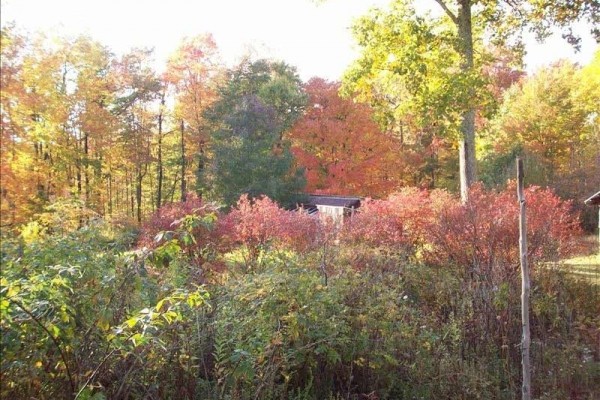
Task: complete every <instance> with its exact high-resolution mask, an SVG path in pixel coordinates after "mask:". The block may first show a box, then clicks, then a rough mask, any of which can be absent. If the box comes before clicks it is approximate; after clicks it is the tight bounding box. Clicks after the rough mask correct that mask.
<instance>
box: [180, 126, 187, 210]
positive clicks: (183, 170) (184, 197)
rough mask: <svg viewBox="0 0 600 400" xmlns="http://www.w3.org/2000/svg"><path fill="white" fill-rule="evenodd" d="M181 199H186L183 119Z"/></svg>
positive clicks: (182, 127)
mask: <svg viewBox="0 0 600 400" xmlns="http://www.w3.org/2000/svg"><path fill="white" fill-rule="evenodd" d="M180 127H181V201H182V202H183V201H185V199H186V193H185V192H186V190H187V189H186V181H185V131H184V130H185V125H184V123H183V120H181V126H180Z"/></svg>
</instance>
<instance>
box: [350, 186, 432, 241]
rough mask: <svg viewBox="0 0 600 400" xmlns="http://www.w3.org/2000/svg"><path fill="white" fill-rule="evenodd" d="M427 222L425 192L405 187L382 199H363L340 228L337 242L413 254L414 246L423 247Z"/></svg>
mask: <svg viewBox="0 0 600 400" xmlns="http://www.w3.org/2000/svg"><path fill="white" fill-rule="evenodd" d="M430 219H431V208H430V207H429V193H428V192H427V191H424V190H419V189H416V188H405V189H402V190H401V191H399V192H396V193H393V194H391V195H390V196H389V197H388V198H387V199H386V200H372V199H367V200H365V201H364V202H363V204H362V206H361V208H360V211H359V212H358V213H357V214H356V215H355V216H354V217H353V218H352V219H350V221H349V222H348V224H346V225H345V226H344V228H343V229H342V232H341V239H342V241H343V242H346V243H350V244H357V243H366V244H368V245H370V246H375V247H379V246H386V247H390V248H393V249H395V250H396V251H402V252H405V253H413V252H414V251H415V250H416V247H417V246H419V245H423V239H424V231H425V229H426V227H427V225H428V223H429V221H430Z"/></svg>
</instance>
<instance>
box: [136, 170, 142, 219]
mask: <svg viewBox="0 0 600 400" xmlns="http://www.w3.org/2000/svg"><path fill="white" fill-rule="evenodd" d="M143 177H144V175H142V171H141V169H139V170H138V172H137V180H136V183H135V200H136V206H137V210H136V216H137V222H138V224H141V223H142V179H143Z"/></svg>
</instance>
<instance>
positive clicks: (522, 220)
mask: <svg viewBox="0 0 600 400" xmlns="http://www.w3.org/2000/svg"><path fill="white" fill-rule="evenodd" d="M523 177H524V173H523V160H522V159H520V158H517V195H518V198H519V206H520V209H519V251H520V253H521V325H522V327H523V338H522V342H521V364H522V366H523V385H522V400H530V399H531V366H530V363H529V346H530V343H531V335H530V330H529V291H530V283H529V267H528V265H527V219H526V216H525V194H524V193H523V186H524V184H523Z"/></svg>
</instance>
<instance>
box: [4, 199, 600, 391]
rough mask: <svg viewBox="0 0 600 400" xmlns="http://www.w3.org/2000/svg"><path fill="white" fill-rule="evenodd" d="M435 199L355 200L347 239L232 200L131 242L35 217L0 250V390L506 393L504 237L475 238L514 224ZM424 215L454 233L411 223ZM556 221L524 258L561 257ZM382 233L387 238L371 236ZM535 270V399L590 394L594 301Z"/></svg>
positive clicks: (510, 373)
mask: <svg viewBox="0 0 600 400" xmlns="http://www.w3.org/2000/svg"><path fill="white" fill-rule="evenodd" d="M407 193H408V192H407ZM409 194H410V193H409ZM536 195H538V196H539V197H540V198H542V199H545V200H544V202H543V203H542V204H553V203H552V201H553V198H552V197H549V195H547V194H544V193H537V194H536ZM427 196H429V195H427ZM427 196H426V195H425V194H423V196H422V198H420V200H419V201H418V202H417V203H419V204H421V203H423V204H425V205H427V203H426V202H425V200H424V199H425V198H427ZM444 196H445V195H444ZM444 196H438V197H436V200H435V201H434V204H433V205H434V207H432V208H430V209H429V211H428V213H421V214H419V219H417V218H413V219H411V221H410V222H409V221H407V218H409V214H410V213H413V214H414V212H413V211H410V210H409V209H406V208H405V209H402V208H400V212H398V209H397V208H395V207H393V206H391V204H383V203H380V204H376V207H375V206H374V207H372V208H368V207H367V208H366V210H367V211H366V212H365V217H364V219H362V221H363V222H364V223H363V224H362V225H361V226H360V227H359V229H357V230H354V231H344V230H342V231H339V230H334V229H333V228H335V227H334V226H333V225H326V224H325V225H323V224H321V225H319V224H316V222H315V221H313V222H315V225H311V226H309V227H308V228H309V229H306V230H300V229H296V228H297V227H298V226H299V225H297V224H300V225H301V224H302V223H303V221H305V219H306V218H307V216H306V215H301V216H298V217H297V216H296V215H295V214H293V213H291V212H289V211H285V210H281V209H277V206H276V205H275V204H274V203H272V202H270V201H267V200H264V199H263V200H261V201H260V202H254V203H251V202H250V201H249V200H248V199H242V200H241V202H240V203H239V205H238V206H239V208H238V209H237V211H236V212H234V213H233V215H232V216H231V217H229V218H224V217H223V216H221V215H220V214H219V213H218V210H216V208H212V207H211V206H210V205H204V204H201V203H200V202H198V201H196V202H195V203H190V204H189V205H187V206H186V207H188V208H187V209H186V208H185V207H184V212H185V213H186V214H185V215H182V213H183V211H180V210H178V209H177V208H176V207H172V208H171V209H169V210H167V211H168V212H165V213H164V214H161V215H158V216H157V218H155V219H153V220H151V221H152V225H149V226H145V227H142V232H143V233H142V235H143V236H142V239H143V241H141V242H140V243H143V246H141V247H140V248H139V249H137V250H130V249H129V246H130V243H131V242H132V238H133V237H132V235H131V230H123V229H115V228H114V227H113V226H110V225H107V224H104V223H103V222H102V220H99V219H98V220H90V221H88V223H87V224H86V225H84V226H82V227H79V225H80V220H76V221H75V223H74V224H72V228H71V229H69V230H68V231H61V232H59V231H57V230H56V229H54V228H53V226H52V224H51V223H50V222H47V221H46V222H44V221H41V222H39V223H37V225H36V224H35V223H34V224H32V225H30V226H28V227H26V228H24V229H23V231H22V232H23V233H22V234H21V235H20V236H19V237H18V238H14V239H12V240H4V241H3V242H2V254H1V256H2V278H1V282H0V305H1V307H0V310H1V313H2V314H1V321H0V329H1V333H2V339H1V340H2V342H1V343H2V361H1V364H0V365H1V368H0V373H1V376H0V378H1V379H0V382H1V383H0V394H1V395H2V397H3V398H4V397H7V398H8V397H12V398H16V399H21V398H23V399H24V398H33V397H35V398H40V399H61V398H64V399H102V398H110V399H135V398H145V399H163V398H177V399H232V400H233V399H235V400H245V399H298V400H300V399H332V400H333V399H356V400H358V399H421V398H422V399H430V398H440V399H514V398H517V397H518V396H519V393H520V385H521V381H520V376H521V356H520V340H521V338H520V335H521V322H520V318H521V315H520V297H519V295H520V280H519V277H518V273H517V271H518V265H515V261H514V254H515V252H514V249H513V246H516V245H514V244H512V243H511V242H510V241H508V240H506V241H502V242H499V243H495V242H494V243H491V242H489V241H492V242H493V240H494V238H495V237H497V236H498V235H505V234H506V235H514V232H513V230H512V228H511V226H512V225H511V224H509V222H510V221H511V218H512V217H510V216H506V217H505V218H502V219H497V218H496V219H495V218H488V217H489V216H490V215H495V214H494V213H497V209H498V207H497V206H498V204H499V203H494V202H495V201H500V202H505V198H504V197H500V200H498V199H494V198H492V197H491V195H487V194H485V195H484V194H480V197H479V199H481V200H482V201H481V202H480V203H474V204H473V205H472V206H471V207H470V208H460V206H459V205H456V204H454V203H444V202H451V201H453V200H451V199H450V197H444ZM474 198H475V199H477V198H478V197H477V196H474ZM390 201H396V202H401V201H402V197H401V195H400V194H397V195H395V197H393V198H392V199H391V200H390ZM436 204H437V206H436ZM440 204H442V205H443V204H446V205H448V204H450V205H452V204H453V208H448V207H442V206H440ZM416 206H417V205H415V204H413V205H412V206H410V208H411V209H412V208H413V207H416ZM256 207H259V208H260V207H264V209H262V210H261V209H259V210H256ZM436 207H437V208H436ZM505 207H506V208H505V210H509V211H510V209H511V207H510V206H509V205H505ZM369 210H379V211H378V212H379V213H380V215H381V213H388V214H387V215H381V218H379V219H377V218H375V217H376V214H372V215H369V214H368V211H369ZM436 210H440V211H441V210H443V214H442V217H443V218H445V219H443V220H440V226H448V227H452V229H451V230H450V232H453V233H452V234H448V235H447V236H443V235H441V234H439V232H437V233H436V232H431V231H428V229H429V228H431V227H433V226H434V225H431V220H429V219H428V218H429V217H430V216H431V215H434V216H435V218H439V217H440V214H435V213H436V212H437V211H436ZM533 210H535V208H533ZM556 210H558V211H556ZM188 212H190V213H191V214H187V213H188ZM555 212H560V213H563V214H561V215H562V216H563V217H565V218H564V219H563V221H564V222H565V225H564V226H563V227H562V228H561V229H558V228H556V227H553V228H552V229H549V230H548V231H547V233H548V234H547V235H546V236H544V235H541V234H539V233H538V234H537V236H535V237H534V239H535V240H537V242H536V243H537V246H536V249H537V251H536V253H535V254H533V256H534V257H533V259H534V260H536V259H538V257H539V259H542V257H544V256H546V257H547V258H545V259H544V260H546V259H548V258H550V259H552V258H554V257H555V256H556V255H557V249H553V248H552V246H553V244H555V243H557V244H558V245H559V246H560V249H561V251H562V250H565V249H568V245H569V243H568V240H570V239H571V237H572V233H573V232H574V230H573V229H572V227H573V225H572V222H573V219H572V218H567V217H568V215H567V214H565V208H564V207H562V206H561V207H557V208H555ZM254 214H256V215H254ZM244 215H246V217H245V216H244ZM411 215H412V214H411ZM250 216H252V218H250ZM269 216H271V217H272V218H268V217H269ZM413 216H414V215H413ZM534 217H536V218H537V221H539V228H538V229H539V230H543V229H545V228H544V226H545V225H544V222H545V221H544V220H543V219H542V218H541V214H537V216H536V214H534ZM171 218H172V219H173V220H170V219H171ZM465 220H466V221H467V222H465ZM232 221H233V222H232ZM357 221H361V220H360V219H358V220H357ZM460 221H462V222H460ZM490 221H491V222H490ZM507 221H508V222H507ZM417 222H418V223H417ZM492 222H493V223H492ZM453 224H454V225H458V226H453ZM459 226H462V230H461V229H459ZM352 228H353V227H352V225H348V227H347V228H344V229H352ZM424 228H427V229H424ZM378 229H381V230H380V231H378ZM360 230H362V231H364V232H366V233H368V235H367V236H366V237H363V239H361V236H360V235H359V234H358V233H357V232H360ZM387 231H394V232H396V233H397V234H396V235H395V236H392V237H391V238H385V239H381V240H380V237H379V235H380V234H383V233H382V232H387ZM440 232H441V231H440ZM309 233H310V235H309ZM298 235H300V237H301V240H300V239H298V240H296V239H297V238H298ZM459 239H460V240H461V241H462V246H461V245H459V244H458V243H457V242H456V241H457V240H459ZM490 243H491V244H490ZM563 244H564V246H563ZM494 246H496V247H494ZM503 246H504V247H503ZM507 249H508V251H504V250H507ZM461 251H463V253H461ZM544 262H546V261H544ZM547 265H548V264H547V263H546V264H544V267H543V268H537V267H536V265H535V264H533V265H532V267H533V268H532V282H533V283H532V291H531V324H532V328H531V332H532V346H531V354H532V367H533V371H532V377H533V382H532V387H533V390H534V397H535V398H543V399H557V400H558V399H569V398H570V399H586V400H588V399H590V400H591V399H593V398H594V396H595V394H597V393H599V392H600V351H599V349H598V346H597V344H598V332H599V329H600V317H599V316H600V301H599V299H598V295H599V292H598V290H597V287H596V286H594V285H592V284H590V283H588V282H586V281H579V280H574V279H573V278H572V277H571V276H570V275H569V274H566V273H564V272H563V271H562V270H561V269H560V268H550V267H548V266H547Z"/></svg>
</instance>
